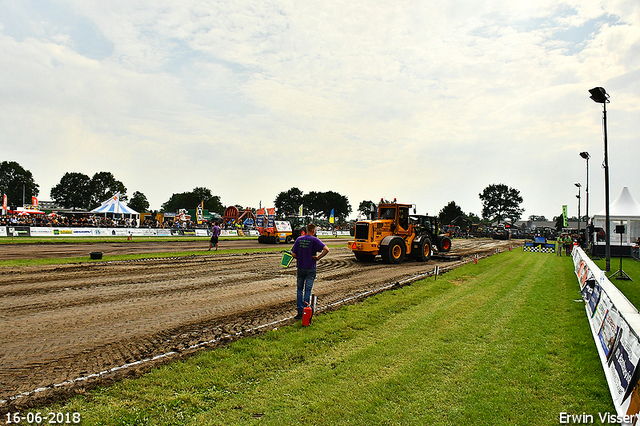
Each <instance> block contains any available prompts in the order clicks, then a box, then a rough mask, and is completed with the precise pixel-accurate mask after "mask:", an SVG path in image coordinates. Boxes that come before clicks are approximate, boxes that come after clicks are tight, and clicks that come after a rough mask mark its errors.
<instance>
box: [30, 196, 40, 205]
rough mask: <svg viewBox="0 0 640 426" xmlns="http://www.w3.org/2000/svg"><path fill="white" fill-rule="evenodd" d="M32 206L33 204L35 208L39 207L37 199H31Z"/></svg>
mask: <svg viewBox="0 0 640 426" xmlns="http://www.w3.org/2000/svg"><path fill="white" fill-rule="evenodd" d="M31 204H33V207H38V199H37V198H36V197H31Z"/></svg>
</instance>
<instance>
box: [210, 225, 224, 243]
mask: <svg viewBox="0 0 640 426" xmlns="http://www.w3.org/2000/svg"><path fill="white" fill-rule="evenodd" d="M220 231H221V229H220V227H219V226H218V222H213V228H211V241H209V250H211V249H212V248H213V247H215V248H216V250H218V237H219V236H220Z"/></svg>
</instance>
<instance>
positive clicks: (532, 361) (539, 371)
mask: <svg viewBox="0 0 640 426" xmlns="http://www.w3.org/2000/svg"><path fill="white" fill-rule="evenodd" d="M319 279H320V280H321V279H322V277H319ZM579 298H580V295H579V291H578V284H577V280H576V278H575V275H574V273H573V265H572V263H571V260H570V259H569V258H566V257H563V258H558V257H556V256H554V255H547V254H541V253H524V252H522V251H520V250H515V251H513V252H506V253H501V254H499V255H496V256H492V257H490V258H487V259H482V260H481V261H480V262H479V263H478V265H474V264H469V265H466V266H464V267H461V268H458V269H456V270H454V271H451V272H449V273H447V274H444V275H442V276H440V277H438V279H437V280H435V279H434V278H429V279H426V280H424V281H421V282H418V283H414V284H412V285H411V286H407V287H404V288H401V289H397V290H393V291H388V292H385V293H383V294H379V295H376V296H374V297H371V298H369V299H367V300H366V301H364V302H363V303H360V304H357V305H352V306H347V307H343V308H342V309H340V310H338V311H335V312H332V313H328V314H323V315H318V316H316V317H315V318H314V323H313V324H312V326H311V327H301V325H300V322H298V323H296V324H295V325H292V326H288V327H283V328H281V329H279V330H276V331H271V332H268V333H266V334H264V335H261V336H258V337H253V338H245V339H242V340H240V341H237V342H234V343H232V344H230V345H229V346H227V347H225V348H220V349H217V350H212V351H207V352H202V353H200V354H198V355H196V356H194V357H192V358H190V359H188V360H185V361H182V362H176V363H172V364H170V365H166V366H163V367H160V368H157V369H154V370H153V371H152V372H150V373H149V374H147V375H145V376H143V377H140V378H137V379H128V380H124V381H122V382H119V383H117V384H115V385H113V386H110V387H107V388H102V389H97V390H94V391H92V392H89V393H88V394H86V395H83V396H77V397H74V398H73V399H72V400H70V401H69V402H68V403H67V404H66V405H64V406H56V407H51V408H47V409H46V411H47V412H48V411H64V412H76V411H77V412H80V413H81V416H82V419H83V424H91V425H227V424H241V425H242V424H247V425H253V424H256V422H257V421H258V419H259V421H260V424H267V425H298V424H313V425H370V424H376V425H461V424H462V425H467V424H473V425H492V426H493V425H550V424H558V423H559V415H560V413H561V412H567V413H571V414H576V415H578V414H582V413H587V414H592V415H593V416H594V417H595V418H597V413H599V412H602V413H604V412H614V408H613V404H612V402H611V398H610V396H609V392H608V388H607V384H606V382H605V378H604V374H603V372H602V367H601V366H600V361H599V359H598V356H597V353H596V348H595V344H594V342H593V339H592V337H591V334H590V331H589V326H588V323H587V320H586V317H585V312H584V304H583V303H580V302H576V301H575V300H576V299H579ZM40 411H43V410H42V409H40Z"/></svg>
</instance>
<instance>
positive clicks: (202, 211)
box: [196, 200, 204, 225]
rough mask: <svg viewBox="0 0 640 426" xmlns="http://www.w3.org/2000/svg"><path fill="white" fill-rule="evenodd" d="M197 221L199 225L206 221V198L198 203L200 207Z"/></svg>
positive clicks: (197, 211) (197, 212) (197, 210)
mask: <svg viewBox="0 0 640 426" xmlns="http://www.w3.org/2000/svg"><path fill="white" fill-rule="evenodd" d="M196 221H197V222H198V225H200V224H202V222H203V221H204V200H203V201H200V204H198V208H197V209H196Z"/></svg>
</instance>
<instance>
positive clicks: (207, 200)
mask: <svg viewBox="0 0 640 426" xmlns="http://www.w3.org/2000/svg"><path fill="white" fill-rule="evenodd" d="M201 202H204V209H205V210H209V212H213V213H218V214H220V215H222V214H223V213H224V206H223V205H222V204H221V203H220V197H219V196H217V195H213V194H212V193H211V190H210V189H208V188H203V187H196V188H194V189H193V190H192V191H191V192H181V193H179V194H172V195H171V198H169V200H168V201H167V202H165V203H164V204H162V207H161V208H162V210H163V211H165V212H175V211H178V210H179V209H187V210H192V209H195V208H196V207H197V206H198V205H199V204H200V203H201Z"/></svg>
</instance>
